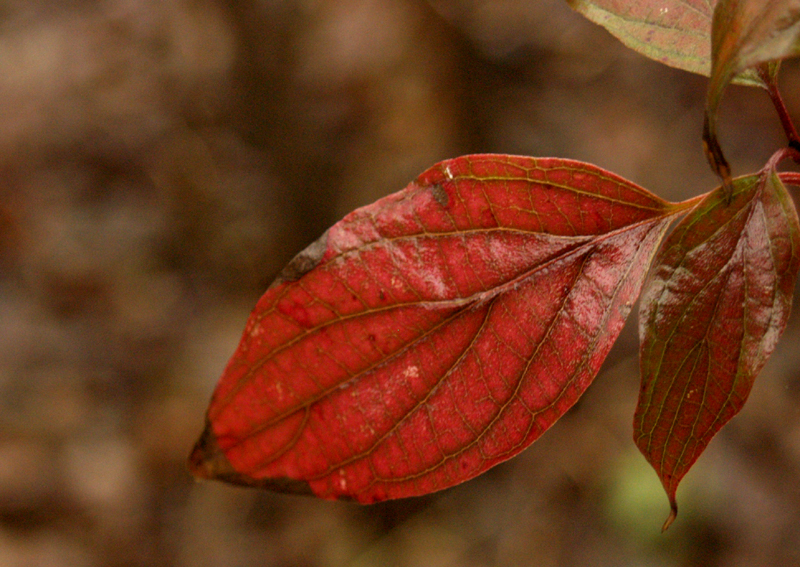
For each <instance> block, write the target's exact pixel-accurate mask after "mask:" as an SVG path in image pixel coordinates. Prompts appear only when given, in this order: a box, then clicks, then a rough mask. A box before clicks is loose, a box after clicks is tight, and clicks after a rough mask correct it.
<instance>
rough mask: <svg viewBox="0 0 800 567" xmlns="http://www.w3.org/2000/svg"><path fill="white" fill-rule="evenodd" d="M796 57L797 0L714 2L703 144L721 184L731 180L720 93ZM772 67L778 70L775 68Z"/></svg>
mask: <svg viewBox="0 0 800 567" xmlns="http://www.w3.org/2000/svg"><path fill="white" fill-rule="evenodd" d="M798 54H800V0H719V2H718V3H717V5H716V8H715V10H714V14H713V20H712V38H711V58H712V68H711V75H710V77H711V79H710V81H709V84H708V93H707V95H706V111H705V123H704V127H703V144H704V149H705V152H706V157H707V158H708V161H709V163H710V164H711V168H712V169H713V170H714V171H715V172H716V173H717V174H718V175H720V176H721V177H722V178H723V180H724V181H725V183H728V182H729V180H730V167H729V166H728V163H727V160H726V159H725V157H724V155H723V153H722V149H721V147H720V144H719V140H718V138H717V114H718V111H719V106H720V101H721V100H722V94H723V92H724V91H725V89H726V87H727V86H728V84H729V83H730V82H731V81H732V80H733V79H734V78H735V77H737V76H739V75H740V74H741V73H743V72H752V71H753V69H754V68H756V67H757V66H759V65H767V64H768V63H770V62H775V61H779V60H781V59H785V58H787V57H792V56H795V55H798ZM772 69H773V71H774V72H777V66H775V65H774V64H773V67H772ZM774 78H775V77H773V79H774ZM762 85H763V81H762ZM763 86H766V85H763Z"/></svg>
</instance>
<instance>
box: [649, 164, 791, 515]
mask: <svg viewBox="0 0 800 567" xmlns="http://www.w3.org/2000/svg"><path fill="white" fill-rule="evenodd" d="M798 250H800V227H798V221H797V214H796V212H795V209H794V207H793V205H792V202H791V199H790V198H789V196H788V194H787V193H786V190H785V188H784V186H783V184H782V183H781V181H780V179H778V177H777V175H776V174H775V172H774V171H771V170H767V171H765V172H764V173H762V174H760V175H753V176H749V177H743V178H739V179H736V180H734V182H733V195H732V196H731V202H730V204H729V205H728V204H727V197H726V195H725V192H724V191H723V190H722V188H719V189H717V190H715V191H713V192H712V193H709V195H708V196H707V197H706V198H705V199H704V200H703V201H701V203H700V204H698V205H697V207H696V208H695V209H694V210H693V211H692V212H690V213H689V214H688V215H687V216H686V217H685V218H684V219H683V220H682V221H681V222H680V223H679V225H678V226H677V227H676V229H675V230H674V231H673V232H672V233H671V234H670V235H669V237H668V238H667V239H666V240H665V242H664V246H663V247H662V249H661V250H660V251H659V253H658V255H657V256H656V258H655V261H654V265H653V269H652V271H651V275H650V277H649V278H648V281H647V283H646V284H645V288H644V291H643V292H642V298H641V302H640V306H641V307H640V310H641V312H640V318H639V324H640V337H641V353H640V354H641V372H642V384H641V390H640V393H639V402H638V405H637V408H636V413H635V417H634V439H635V441H636V445H637V446H638V447H639V449H640V450H641V451H642V453H643V454H644V456H645V457H646V458H647V460H648V461H649V462H650V464H651V465H652V466H653V467H654V468H655V470H656V472H657V473H658V476H659V478H660V479H661V482H662V483H663V485H664V488H665V490H666V492H667V495H668V497H669V501H670V506H671V510H672V512H671V514H670V517H669V518H668V520H667V523H666V524H665V529H666V527H668V525H669V523H671V521H672V520H673V519H674V517H675V515H676V513H677V504H676V500H675V492H676V490H677V487H678V484H679V482H680V481H681V479H682V478H683V476H684V475H685V474H686V473H687V472H688V470H689V468H690V467H691V466H692V465H693V464H694V462H695V461H696V460H697V458H698V457H699V456H700V454H701V453H702V452H703V450H704V449H705V448H706V446H707V445H708V443H709V442H710V441H711V438H712V437H713V436H714V435H715V434H716V433H717V432H718V431H719V430H720V428H722V426H723V425H725V423H727V422H728V421H729V420H730V419H731V418H732V417H733V416H734V415H735V414H736V413H738V412H739V410H740V409H741V408H742V406H743V404H744V402H745V400H746V399H747V396H748V394H749V392H750V389H751V387H752V384H753V380H754V378H755V376H756V375H757V374H758V372H759V371H760V369H761V368H762V366H763V365H764V363H765V362H766V360H767V357H768V356H769V355H770V354H771V352H772V350H773V349H774V347H775V344H776V343H777V340H778V337H779V336H780V334H781V332H782V331H783V329H784V327H785V326H786V321H787V319H788V316H789V311H790V308H791V299H792V293H793V290H794V284H795V280H796V277H797V270H798Z"/></svg>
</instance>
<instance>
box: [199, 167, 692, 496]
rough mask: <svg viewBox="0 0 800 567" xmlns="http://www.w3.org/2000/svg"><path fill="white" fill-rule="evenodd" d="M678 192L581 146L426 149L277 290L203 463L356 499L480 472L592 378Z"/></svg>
mask: <svg viewBox="0 0 800 567" xmlns="http://www.w3.org/2000/svg"><path fill="white" fill-rule="evenodd" d="M679 210H682V209H681V208H680V207H678V206H675V205H670V204H669V203H667V202H665V201H663V200H661V199H659V198H657V197H656V196H654V195H652V194H650V193H648V192H647V191H645V190H643V189H641V188H639V187H637V186H636V185H633V184H631V183H629V182H627V181H625V180H623V179H621V178H619V177H617V176H615V175H613V174H610V173H608V172H606V171H603V170H601V169H599V168H597V167H594V166H591V165H588V164H583V163H578V162H574V161H567V160H559V159H534V158H524V157H510V156H494V155H483V156H467V157H462V158H458V159H454V160H450V161H445V162H442V163H440V164H438V165H436V166H434V167H432V168H431V169H429V170H428V171H426V172H425V173H423V174H422V175H421V176H420V177H419V178H418V179H417V180H416V181H414V182H413V183H411V184H410V185H409V186H408V187H407V188H406V189H404V190H403V191H400V192H398V193H395V194H393V195H390V196H388V197H386V198H384V199H381V200H379V201H377V202H376V203H374V204H372V205H370V206H367V207H364V208H362V209H358V210H357V211H355V212H353V213H351V214H349V215H348V216H347V217H345V218H344V219H343V220H342V221H340V222H339V223H337V224H336V225H334V226H333V227H332V228H331V229H330V230H328V232H327V233H326V234H325V235H324V236H323V237H322V238H321V239H320V240H319V241H317V242H316V243H314V244H312V245H311V246H310V247H309V248H307V249H306V250H305V251H304V252H302V253H301V254H300V255H299V256H298V257H297V258H296V259H295V260H293V261H292V263H291V264H290V265H289V267H287V269H286V270H285V271H284V272H283V273H282V275H281V276H280V277H279V278H278V280H277V281H276V282H275V283H273V285H272V286H271V287H270V288H269V289H268V290H267V292H266V293H265V295H264V296H263V297H262V298H261V300H260V301H259V302H258V305H257V306H256V308H255V310H254V311H253V314H252V315H251V317H250V319H249V321H248V323H247V326H246V329H245V331H244V336H243V338H242V341H241V344H240V345H239V347H238V349H237V351H236V353H235V354H234V355H233V357H232V358H231V360H230V362H229V363H228V366H227V368H226V370H225V374H224V376H223V377H222V380H221V381H220V383H219V385H218V386H217V389H216V391H215V393H214V396H213V399H212V401H211V405H210V407H209V410H208V415H207V427H206V430H205V432H204V433H203V436H202V437H201V439H200V441H199V442H198V444H197V446H196V447H195V450H194V452H193V454H192V456H191V458H190V464H191V467H192V470H193V471H194V473H195V474H197V475H199V476H202V477H208V478H218V479H223V480H227V481H230V482H234V483H239V484H245V485H254V486H262V487H267V488H272V489H277V490H283V491H289V492H302V493H313V494H316V495H318V496H321V497H324V498H340V497H345V498H352V499H356V500H358V501H360V502H376V501H380V500H384V499H388V498H399V497H404V496H412V495H419V494H425V493H428V492H432V491H435V490H439V489H443V488H446V487H448V486H452V485H454V484H457V483H459V482H462V481H464V480H466V479H469V478H471V477H474V476H476V475H478V474H480V473H481V472H483V471H485V470H486V469H488V468H489V467H491V466H493V465H495V464H497V463H499V462H501V461H504V460H506V459H508V458H509V457H511V456H513V455H515V454H516V453H518V452H519V451H521V450H522V449H524V448H525V447H526V446H527V445H529V444H530V443H531V442H533V440H534V439H536V438H537V437H538V436H539V435H541V433H542V432H544V431H545V430H546V429H547V428H548V427H550V426H551V425H552V424H553V422H555V421H556V420H557V419H558V418H559V417H560V416H561V415H562V414H563V413H564V412H565V411H567V409H569V408H570V407H571V406H572V405H573V404H574V403H575V401H576V400H577V399H578V397H579V396H580V395H581V394H582V393H583V391H584V390H585V389H586V387H587V386H588V385H589V383H590V382H591V381H592V379H593V378H594V376H595V374H596V372H597V370H598V368H599V367H600V364H601V363H602V361H603V359H604V358H605V356H606V354H607V353H608V350H609V349H610V348H611V345H612V343H613V342H614V340H615V339H616V337H617V335H618V333H619V331H620V329H621V327H622V325H623V322H624V320H625V318H626V316H627V315H628V313H629V311H630V307H631V304H632V303H633V302H634V301H635V300H636V297H637V296H638V293H639V290H640V288H641V282H642V280H643V277H644V274H645V272H646V271H647V267H648V266H649V263H650V260H651V259H652V255H653V253H654V250H655V248H656V246H657V245H658V243H659V241H660V239H661V237H662V236H663V233H664V231H665V229H666V226H667V224H668V223H669V220H670V216H671V215H673V214H675V213H676V212H678V211H679Z"/></svg>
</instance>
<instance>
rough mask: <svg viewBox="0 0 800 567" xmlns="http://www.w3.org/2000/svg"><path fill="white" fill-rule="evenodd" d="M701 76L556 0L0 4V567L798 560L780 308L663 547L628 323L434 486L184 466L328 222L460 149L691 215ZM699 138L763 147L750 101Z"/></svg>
mask: <svg viewBox="0 0 800 567" xmlns="http://www.w3.org/2000/svg"><path fill="white" fill-rule="evenodd" d="M782 80H783V83H784V87H785V93H786V95H787V104H788V105H789V107H790V111H791V112H792V113H793V114H794V116H796V117H799V118H800V69H799V68H798V66H797V65H795V64H787V65H786V66H785V68H784V73H783V79H782ZM705 88H706V80H705V78H703V77H699V76H694V75H690V74H688V73H685V72H681V71H677V70H673V69H669V68H666V67H663V66H660V65H658V64H656V63H654V62H651V61H649V60H647V59H645V58H644V57H642V56H639V55H637V54H636V53H634V52H632V51H629V50H627V49H626V48H624V47H623V46H622V45H621V44H619V43H618V42H617V41H616V40H615V39H613V38H612V37H611V36H610V35H609V34H608V33H606V32H605V31H604V30H603V29H601V28H599V27H597V26H595V25H594V24H591V23H590V22H588V21H585V20H584V19H583V18H582V17H581V16H579V15H578V14H576V13H573V12H571V11H570V10H569V8H568V7H567V6H566V4H565V3H564V2H562V1H561V0H536V1H533V0H493V1H488V0H487V1H481V0H429V1H425V0H242V1H237V2H225V1H222V0H173V1H169V2H162V1H155V0H104V1H103V0H94V1H92V0H63V1H61V2H53V1H52V0H6V1H0V565H3V566H12V567H16V566H25V567H28V566H68V567H73V566H74V567H101V566H102V567H106V566H107V567H117V566H118V567H122V566H162V565H163V566H173V565H174V566H178V567H194V566H223V565H224V566H242V567H249V566H275V567H316V566H321V567H328V566H329V567H339V566H343V567H344V566H352V567H356V566H358V567H367V566H373V565H374V566H389V567H391V566H425V567H438V566H442V567H444V566H457V567H460V566H465V567H468V566H476V567H477V566H494V565H501V566H505V565H509V566H512V565H536V566H537V567H548V566H594V565H626V566H627V565H630V566H647V567H650V566H653V567H655V566H665V567H666V566H739V565H741V566H752V565H772V566H784V565H785V566H789V565H798V564H800V543H798V542H800V482H798V480H799V479H800V351H799V350H798V349H797V348H796V347H795V346H794V345H796V344H797V342H798V340H800V318H798V317H797V316H793V317H792V319H791V321H790V326H789V328H788V329H787V331H786V333H785V334H784V337H783V339H782V342H781V344H780V345H779V346H778V349H777V351H776V353H775V355H774V356H773V357H772V359H771V360H770V362H769V364H768V365H767V367H766V368H765V369H764V371H763V372H762V373H761V375H760V377H759V379H758V381H757V382H756V385H755V387H754V390H753V393H752V395H751V397H750V401H749V403H748V405H747V406H746V408H745V409H744V410H743V411H742V413H741V414H740V416H739V417H737V418H736V419H735V420H734V421H733V422H732V423H731V424H730V425H729V426H728V427H727V428H726V429H724V430H723V432H722V433H721V434H720V435H719V436H718V437H717V438H716V439H715V440H714V442H713V443H712V444H711V446H710V448H709V450H708V451H707V452H706V454H705V455H704V456H703V457H701V459H700V461H699V462H698V463H697V465H696V466H695V467H694V469H693V470H692V471H691V472H690V473H689V475H688V476H687V478H686V480H685V481H684V483H683V486H682V488H681V489H680V490H679V493H678V497H679V504H680V505H681V511H680V514H679V517H678V520H677V522H676V523H675V524H674V525H673V526H672V528H671V529H670V530H669V531H668V532H667V533H666V534H664V535H662V534H660V533H659V532H660V528H661V524H662V522H663V521H664V519H665V518H666V516H667V513H668V504H667V499H666V497H665V496H664V494H663V491H662V489H661V486H660V483H659V481H658V480H657V478H656V476H655V473H654V472H653V471H652V470H650V468H649V465H647V463H646V462H645V460H644V458H643V457H641V456H640V455H639V454H638V451H637V449H636V448H635V446H634V444H633V441H632V439H631V437H632V425H631V423H632V418H633V411H634V407H635V403H636V397H637V394H638V380H639V379H638V369H637V368H638V367H637V361H636V348H637V338H636V331H635V317H632V318H631V322H630V324H629V325H628V326H627V327H626V329H625V331H624V332H623V335H622V337H621V338H620V340H619V342H618V344H617V345H616V346H615V348H614V350H613V351H612V353H611V355H610V356H609V358H608V360H607V362H606V364H605V366H604V368H603V370H602V371H601V373H600V374H599V375H598V377H597V379H596V381H595V383H594V385H593V386H592V387H591V388H590V389H589V391H588V393H587V394H586V395H585V396H584V398H583V399H582V400H581V401H580V402H579V403H578V404H577V405H576V406H575V408H573V410H572V411H570V412H569V413H568V414H567V415H566V416H565V417H563V418H562V419H561V420H560V421H559V422H558V423H557V424H556V425H555V427H553V429H552V430H551V431H550V432H548V433H547V434H546V435H544V437H543V438H542V439H541V440H539V441H538V442H537V443H535V444H534V445H533V446H532V447H531V448H530V449H528V450H527V451H525V452H524V453H522V454H521V455H520V456H519V457H517V458H516V459H514V460H512V461H509V462H507V463H505V464H503V465H500V466H498V467H495V468H494V469H492V470H491V471H490V472H489V473H487V474H486V475H484V476H482V477H480V478H478V479H475V480H473V481H471V482H468V483H465V484H463V485H461V486H458V487H455V488H453V489H450V490H446V491H444V492H442V493H438V494H434V495H430V496H427V497H422V498H415V499H409V500H404V501H397V502H389V503H384V504H380V505H375V506H371V507H362V506H358V505H355V504H350V503H338V502H324V501H317V500H314V499H310V498H303V497H291V496H285V495H276V494H271V493H265V492H258V491H253V490H246V489H241V488H234V487H229V486H225V485H222V484H218V483H212V482H204V483H199V482H195V481H194V479H193V478H191V476H190V475H189V474H188V472H187V469H186V466H185V460H186V457H187V456H188V453H189V451H190V449H191V447H192V445H193V443H194V441H195V439H196V437H197V436H198V435H199V434H200V432H201V429H202V426H203V420H204V412H205V408H206V405H207V403H208V400H209V397H210V395H211V392H212V390H213V387H214V385H215V383H216V381H217V379H218V378H219V375H220V373H221V371H222V369H223V367H224V365H225V363H226V362H227V359H228V357H229V356H230V355H231V353H232V352H233V350H234V348H235V346H236V344H237V343H238V340H239V336H240V333H241V332H242V330H243V328H244V323H245V319H246V317H247V315H248V314H249V311H250V309H251V308H252V307H253V306H254V305H255V302H256V300H257V299H258V297H259V296H260V294H261V293H262V292H263V291H264V289H265V288H266V287H267V286H268V285H269V283H270V281H271V280H272V279H273V278H274V277H275V275H276V274H277V273H278V271H279V270H280V269H281V267H282V266H283V265H284V264H285V263H286V262H287V261H288V260H289V259H291V257H292V256H293V255H294V254H295V253H297V252H298V251H299V250H300V249H302V248H303V247H304V246H305V245H306V244H308V243H310V242H311V241H312V240H314V239H315V238H316V237H317V236H319V235H320V234H321V233H322V231H323V230H324V229H325V228H327V227H328V226H329V225H330V224H332V223H334V222H335V221H336V220H338V219H339V218H340V217H341V216H343V215H344V214H345V213H347V212H348V211H349V210H351V209H353V208H355V207H358V206H361V205H364V204H367V203H369V202H371V201H373V200H375V199H377V198H379V197H381V196H383V195H386V194H388V193H390V192H393V191H396V190H399V189H401V188H403V187H404V186H405V185H406V184H407V183H408V182H409V181H410V180H412V179H413V178H414V177H415V176H416V175H417V174H419V173H420V172H421V171H423V170H424V169H426V168H427V167H428V166H430V165H432V164H433V163H435V162H437V161H439V160H441V159H445V158H449V157H455V156H457V155H461V154H466V153H472V152H503V153H519V154H529V155H535V156H560V157H568V158H575V159H581V160H586V161H591V162H593V163H596V164H597V165H599V166H601V167H604V168H607V169H610V170H613V171H615V172H616V173H619V174H621V175H623V176H625V177H627V178H628V179H631V180H633V181H634V182H637V183H639V184H640V185H643V186H645V187H647V188H648V189H650V190H652V191H654V192H656V193H657V194H659V195H661V196H663V197H665V198H668V199H671V200H680V199H684V198H688V197H690V196H693V195H696V194H698V193H701V192H705V191H707V190H709V189H711V188H712V187H713V186H714V185H715V179H714V177H713V176H712V175H711V174H710V172H709V171H708V167H707V166H706V164H705V160H704V158H703V155H702V151H701V146H700V133H701V125H702V108H703V96H704V92H705ZM721 130H722V131H721V136H722V144H723V147H724V148H725V150H726V153H727V156H728V158H729V160H730V161H731V163H732V165H733V169H734V173H736V174H741V173H746V172H749V171H752V170H755V169H758V168H760V167H761V165H762V164H763V162H764V161H765V160H766V159H767V158H768V157H769V156H770V155H771V153H772V152H773V151H774V150H775V149H777V148H778V147H780V146H782V145H783V144H784V143H785V139H784V136H783V133H782V130H781V129H780V125H779V123H778V120H777V119H776V117H775V115H774V112H773V110H772V108H771V106H770V103H769V101H768V99H767V97H766V95H765V94H764V93H762V92H759V91H757V90H755V89H749V90H748V89H744V88H731V89H729V92H728V93H727V95H726V98H725V100H724V104H723V113H722V119H721Z"/></svg>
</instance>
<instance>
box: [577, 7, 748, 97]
mask: <svg viewBox="0 0 800 567" xmlns="http://www.w3.org/2000/svg"><path fill="white" fill-rule="evenodd" d="M567 3H568V4H569V5H570V6H571V7H572V8H573V9H575V10H576V11H578V12H580V13H581V14H583V15H584V16H586V17H587V18H588V19H590V20H592V21H593V22H595V23H596V24H599V25H601V26H603V27H604V28H606V29H607V30H608V31H609V32H611V33H612V34H613V35H614V36H615V37H616V38H617V39H619V40H620V41H621V42H622V43H623V44H625V45H626V46H628V47H630V48H631V49H633V50H634V51H637V52H638V53H641V54H642V55H644V56H646V57H649V58H650V59H654V60H656V61H659V62H661V63H664V64H666V65H669V66H670V67H677V68H678V69H683V70H685V71H691V72H692V73H698V74H701V75H706V76H709V75H710V74H711V21H712V16H713V14H714V6H715V4H716V3H717V0H567ZM735 82H737V83H740V84H746V85H761V84H762V82H761V80H760V79H759V78H758V76H757V75H756V74H755V73H753V72H751V71H748V72H745V73H743V74H740V75H739V76H737V77H736V79H735Z"/></svg>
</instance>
